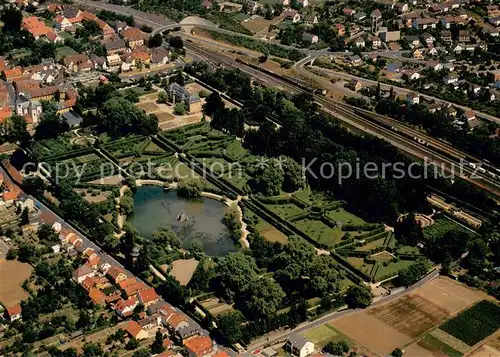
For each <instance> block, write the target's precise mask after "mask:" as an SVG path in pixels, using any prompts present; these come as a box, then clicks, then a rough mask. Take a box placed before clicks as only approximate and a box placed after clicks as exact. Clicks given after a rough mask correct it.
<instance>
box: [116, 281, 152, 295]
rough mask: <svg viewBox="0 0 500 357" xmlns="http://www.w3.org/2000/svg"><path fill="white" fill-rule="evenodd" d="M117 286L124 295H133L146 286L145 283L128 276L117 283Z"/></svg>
mask: <svg viewBox="0 0 500 357" xmlns="http://www.w3.org/2000/svg"><path fill="white" fill-rule="evenodd" d="M118 287H119V288H120V289H121V290H122V291H123V294H124V295H125V297H127V298H128V297H131V296H135V295H136V294H137V293H138V292H139V291H141V290H145V289H147V288H148V286H147V285H146V284H144V283H143V282H142V281H139V280H137V279H136V278H128V279H125V280H122V281H120V282H119V283H118Z"/></svg>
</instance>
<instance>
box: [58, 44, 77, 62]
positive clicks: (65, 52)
mask: <svg viewBox="0 0 500 357" xmlns="http://www.w3.org/2000/svg"><path fill="white" fill-rule="evenodd" d="M77 54H78V52H76V51H75V50H74V49H72V48H71V47H68V46H63V47H59V48H58V49H57V50H56V60H57V61H60V60H61V59H62V58H63V57H68V56H73V55H77Z"/></svg>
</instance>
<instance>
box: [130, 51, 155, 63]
mask: <svg viewBox="0 0 500 357" xmlns="http://www.w3.org/2000/svg"><path fill="white" fill-rule="evenodd" d="M130 57H131V58H132V61H133V62H134V66H135V67H136V68H142V67H143V66H145V65H149V63H150V62H151V56H150V55H149V53H148V52H146V51H143V50H137V48H136V49H134V50H133V51H132V52H131V53H130Z"/></svg>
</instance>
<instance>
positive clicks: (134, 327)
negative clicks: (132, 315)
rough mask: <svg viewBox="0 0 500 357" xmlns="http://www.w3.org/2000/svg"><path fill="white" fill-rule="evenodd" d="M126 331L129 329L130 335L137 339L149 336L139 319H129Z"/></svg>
mask: <svg viewBox="0 0 500 357" xmlns="http://www.w3.org/2000/svg"><path fill="white" fill-rule="evenodd" d="M125 331H127V333H128V335H129V336H130V337H132V338H135V339H136V340H145V339H147V338H148V337H149V334H148V332H147V331H144V330H143V329H142V327H141V325H139V324H138V323H137V321H129V322H128V323H127V326H126V327H125Z"/></svg>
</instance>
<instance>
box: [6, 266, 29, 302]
mask: <svg viewBox="0 0 500 357" xmlns="http://www.w3.org/2000/svg"><path fill="white" fill-rule="evenodd" d="M32 271H33V268H32V267H31V265H29V264H27V263H21V262H19V261H17V260H6V261H0V303H1V304H2V305H3V306H5V307H10V306H12V305H15V304H18V303H19V302H20V301H21V300H24V299H26V298H28V296H29V295H28V293H27V292H26V290H24V289H23V288H22V287H21V285H22V283H23V282H24V281H25V280H26V279H28V278H29V277H30V275H31V272H32Z"/></svg>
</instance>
